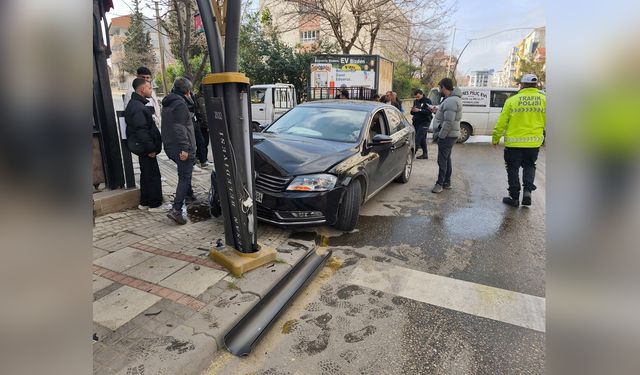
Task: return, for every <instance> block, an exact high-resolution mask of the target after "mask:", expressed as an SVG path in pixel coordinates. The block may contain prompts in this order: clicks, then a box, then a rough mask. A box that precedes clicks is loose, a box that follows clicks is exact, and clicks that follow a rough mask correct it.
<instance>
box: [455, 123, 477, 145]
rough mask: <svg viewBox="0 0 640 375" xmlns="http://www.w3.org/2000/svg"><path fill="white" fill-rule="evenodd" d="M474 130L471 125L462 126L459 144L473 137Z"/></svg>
mask: <svg viewBox="0 0 640 375" xmlns="http://www.w3.org/2000/svg"><path fill="white" fill-rule="evenodd" d="M472 130H473V129H472V128H471V125H469V124H460V138H458V143H465V142H466V141H467V139H469V137H471V132H472Z"/></svg>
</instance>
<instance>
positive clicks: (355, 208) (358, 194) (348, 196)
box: [335, 180, 362, 232]
mask: <svg viewBox="0 0 640 375" xmlns="http://www.w3.org/2000/svg"><path fill="white" fill-rule="evenodd" d="M360 203H362V188H361V187H360V181H358V180H354V181H353V182H352V183H351V184H349V186H348V187H347V191H346V192H345V193H344V198H343V199H342V204H341V205H340V207H339V208H338V220H336V224H335V227H336V228H337V229H339V230H343V231H347V232H348V231H352V230H354V229H355V228H356V225H357V224H358V217H359V216H360Z"/></svg>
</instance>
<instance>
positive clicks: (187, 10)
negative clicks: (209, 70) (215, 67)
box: [161, 0, 209, 83]
mask: <svg viewBox="0 0 640 375" xmlns="http://www.w3.org/2000/svg"><path fill="white" fill-rule="evenodd" d="M161 4H162V6H163V8H164V9H165V10H166V13H165V14H164V16H163V17H162V18H163V20H162V21H161V28H162V31H163V33H164V34H165V35H167V37H168V38H169V45H170V47H171V53H172V54H173V55H174V56H175V57H176V58H177V59H178V60H179V61H180V63H181V65H182V67H183V69H184V75H185V76H186V77H188V78H189V79H190V80H192V81H193V82H194V83H197V82H200V80H201V79H202V77H203V76H204V74H205V73H206V72H205V68H206V66H207V62H208V59H209V55H208V53H207V44H206V40H205V38H204V36H203V35H202V34H198V33H197V32H196V30H194V27H193V23H194V16H195V15H196V14H197V13H198V8H197V5H196V3H195V0H162V1H161ZM198 56H201V59H200V60H199V61H198V62H196V63H195V64H194V61H193V59H194V57H198Z"/></svg>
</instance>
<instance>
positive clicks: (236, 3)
mask: <svg viewBox="0 0 640 375" xmlns="http://www.w3.org/2000/svg"><path fill="white" fill-rule="evenodd" d="M241 12H242V4H241V2H240V0H229V1H227V22H226V32H225V36H224V56H225V61H224V67H225V70H226V71H227V72H237V71H238V47H239V44H240V27H239V25H240V13H241Z"/></svg>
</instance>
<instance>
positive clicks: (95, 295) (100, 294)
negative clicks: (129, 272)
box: [93, 283, 123, 301]
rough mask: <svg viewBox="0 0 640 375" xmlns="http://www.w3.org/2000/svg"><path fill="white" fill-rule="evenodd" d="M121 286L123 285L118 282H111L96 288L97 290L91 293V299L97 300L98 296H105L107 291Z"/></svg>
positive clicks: (109, 291)
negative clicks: (103, 286)
mask: <svg viewBox="0 0 640 375" xmlns="http://www.w3.org/2000/svg"><path fill="white" fill-rule="evenodd" d="M122 286H123V285H122V284H120V283H111V284H110V285H108V286H107V287H105V288H102V289H100V290H98V291H97V292H94V293H93V300H94V301H97V300H99V299H100V298H102V297H104V296H106V295H107V294H109V293H111V292H113V291H115V290H118V289H119V288H122Z"/></svg>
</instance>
